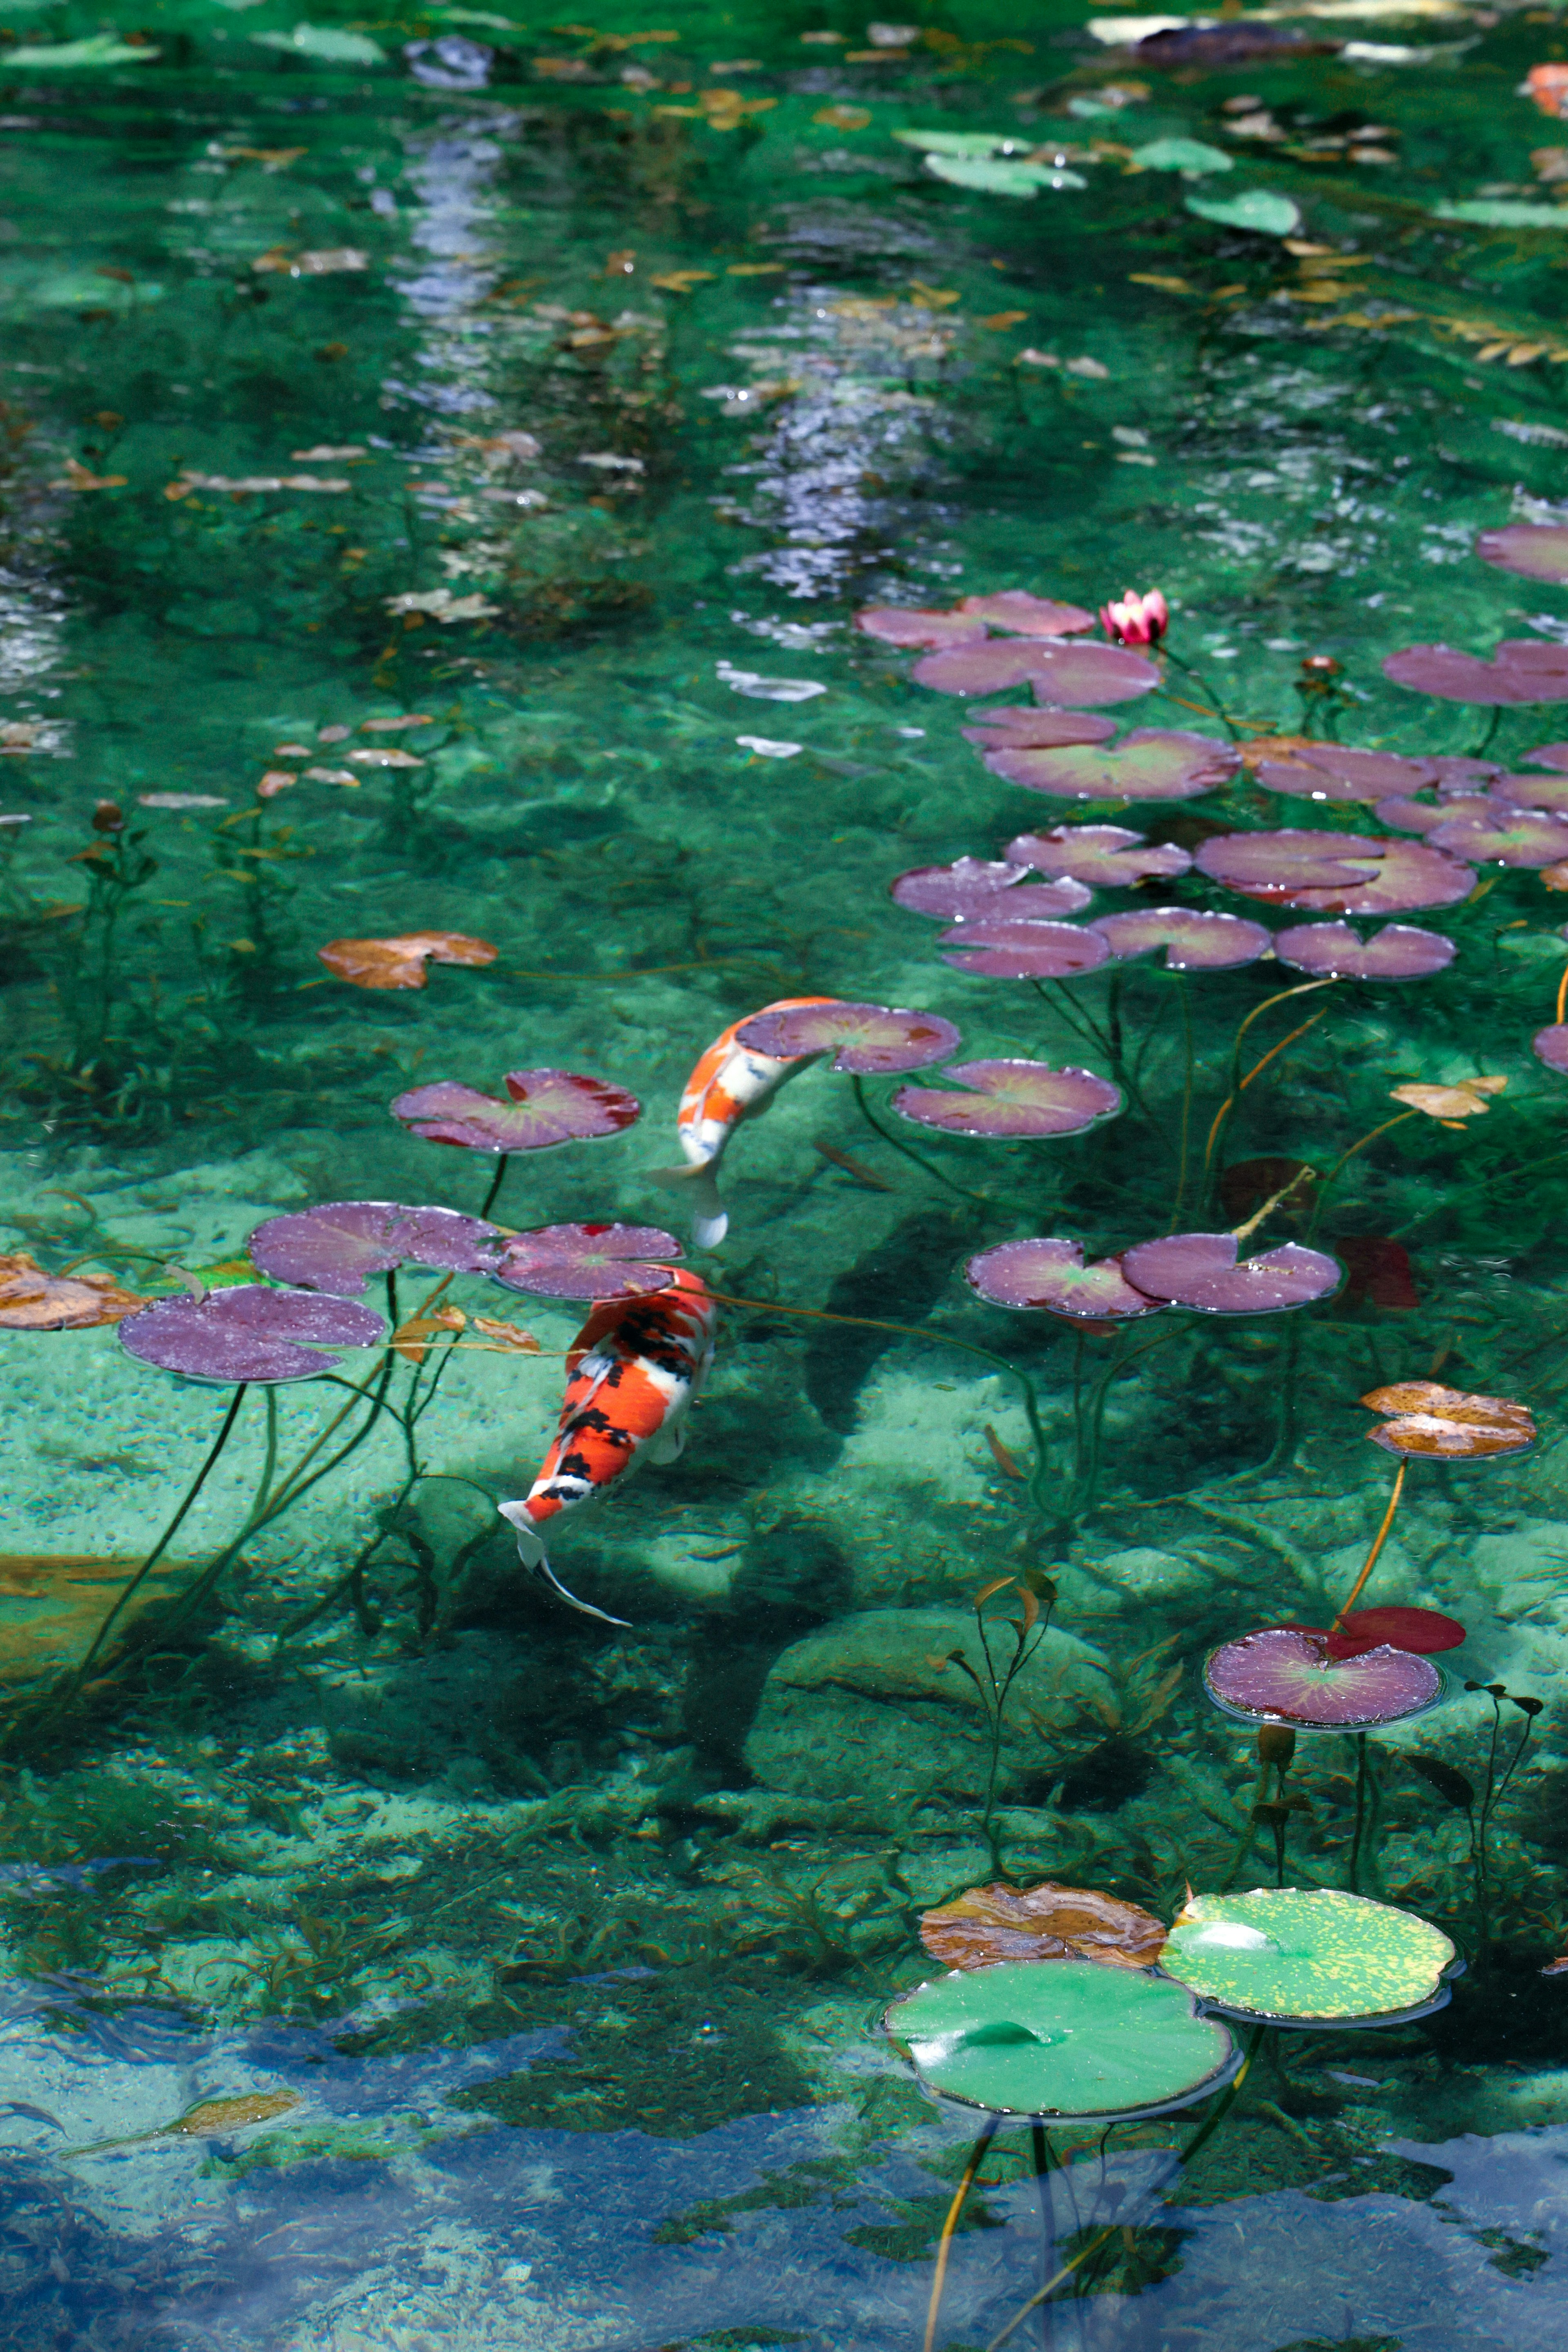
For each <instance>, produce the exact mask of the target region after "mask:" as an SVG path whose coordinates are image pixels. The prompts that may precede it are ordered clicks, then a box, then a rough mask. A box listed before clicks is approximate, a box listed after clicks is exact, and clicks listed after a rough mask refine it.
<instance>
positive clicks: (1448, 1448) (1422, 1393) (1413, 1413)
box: [1362, 1381, 1535, 1462]
mask: <svg viewBox="0 0 1568 2352" xmlns="http://www.w3.org/2000/svg"><path fill="white" fill-rule="evenodd" d="M1362 1402H1363V1404H1364V1405H1365V1406H1366V1407H1367V1409H1368V1411H1369V1412H1380V1413H1384V1414H1386V1415H1387V1416H1388V1418H1387V1419H1385V1420H1384V1423H1383V1425H1382V1427H1381V1428H1378V1429H1369V1430H1368V1431H1367V1436H1368V1437H1369V1438H1370V1439H1371V1441H1372V1443H1373V1445H1381V1446H1382V1447H1383V1449H1384V1453H1385V1454H1399V1455H1401V1456H1404V1455H1406V1454H1420V1455H1423V1456H1426V1457H1432V1458H1436V1459H1437V1460H1440V1461H1444V1462H1462V1461H1466V1460H1468V1461H1480V1460H1482V1459H1484V1458H1485V1457H1487V1456H1489V1455H1491V1454H1523V1453H1526V1452H1528V1450H1529V1448H1530V1447H1531V1446H1532V1445H1533V1444H1534V1443H1535V1420H1534V1416H1533V1415H1532V1414H1531V1411H1530V1408H1529V1407H1528V1405H1522V1404H1518V1403H1516V1402H1514V1400H1513V1398H1512V1397H1494V1396H1468V1395H1467V1394H1466V1393H1465V1392H1464V1391H1463V1390H1461V1389H1446V1388H1444V1387H1442V1386H1441V1384H1440V1383H1439V1382H1438V1381H1394V1384H1393V1385H1392V1387H1389V1388H1385V1389H1373V1390H1371V1391H1369V1392H1368V1394H1367V1395H1365V1396H1363V1399H1362Z"/></svg>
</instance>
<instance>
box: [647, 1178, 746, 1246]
mask: <svg viewBox="0 0 1568 2352" xmlns="http://www.w3.org/2000/svg"><path fill="white" fill-rule="evenodd" d="M643 1172H644V1173H645V1175H646V1176H647V1181H648V1182H649V1183H650V1184H670V1185H680V1186H683V1187H686V1186H689V1188H690V1190H691V1193H692V1202H691V1208H692V1217H691V1238H692V1240H693V1241H694V1242H695V1243H696V1244H697V1246H698V1248H699V1249H717V1248H718V1246H719V1244H720V1243H721V1241H722V1240H723V1238H724V1236H725V1234H727V1233H728V1232H729V1230H730V1219H729V1214H728V1212H727V1211H726V1209H725V1207H724V1203H723V1202H722V1201H721V1199H720V1198H719V1182H718V1179H717V1177H716V1176H715V1175H714V1173H713V1166H712V1162H711V1161H710V1160H695V1161H693V1162H692V1163H691V1164H690V1165H689V1166H688V1167H685V1168H648V1169H646V1170H645V1171H643Z"/></svg>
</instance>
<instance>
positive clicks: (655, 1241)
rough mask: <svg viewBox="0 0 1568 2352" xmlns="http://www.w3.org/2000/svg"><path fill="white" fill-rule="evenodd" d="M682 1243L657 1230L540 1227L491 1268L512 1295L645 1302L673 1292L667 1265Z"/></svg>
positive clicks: (511, 1243)
mask: <svg viewBox="0 0 1568 2352" xmlns="http://www.w3.org/2000/svg"><path fill="white" fill-rule="evenodd" d="M679 1255H680V1244H679V1242H678V1241H677V1240H676V1238H675V1235H674V1234H667V1233H663V1232H661V1231H660V1229H659V1228H658V1226H657V1225H538V1226H536V1227H535V1228H534V1229H533V1231H532V1232H531V1233H526V1234H512V1235H511V1236H510V1239H509V1240H508V1242H507V1244H506V1246H505V1249H504V1250H503V1252H502V1254H501V1255H500V1257H499V1258H498V1259H497V1260H496V1262H495V1264H494V1265H493V1266H492V1267H491V1269H490V1270H491V1272H492V1273H493V1275H494V1276H495V1279H496V1280H497V1281H498V1282H499V1283H501V1284H502V1285H504V1286H505V1287H506V1288H507V1289H508V1290H527V1291H531V1292H532V1293H533V1295H534V1296H535V1297H539V1298H595V1299H611V1298H641V1297H646V1296H647V1294H648V1292H650V1291H654V1290H668V1288H669V1286H670V1285H671V1283H672V1282H673V1281H674V1280H675V1276H674V1275H673V1274H672V1273H671V1272H670V1269H669V1267H668V1265H664V1264H663V1263H662V1261H663V1260H664V1259H666V1258H678V1257H679Z"/></svg>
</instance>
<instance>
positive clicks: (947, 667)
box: [914, 637, 1160, 703]
mask: <svg viewBox="0 0 1568 2352" xmlns="http://www.w3.org/2000/svg"><path fill="white" fill-rule="evenodd" d="M914 677H915V682H916V684H917V685H919V686H930V687H934V688H935V689H936V691H937V693H939V694H1003V693H1005V692H1006V690H1007V688H1009V687H1015V686H1028V687H1032V688H1034V691H1035V693H1036V695H1037V698H1038V699H1039V700H1040V701H1041V702H1068V703H1073V702H1089V703H1097V702H1098V703H1107V702H1132V701H1135V700H1136V699H1137V698H1138V696H1139V695H1141V694H1148V693H1151V692H1152V689H1153V688H1155V687H1157V686H1158V685H1159V683H1160V673H1159V670H1158V669H1157V668H1156V667H1155V665H1154V664H1153V663H1152V662H1151V661H1145V660H1144V659H1143V656H1142V654H1134V653H1129V652H1128V651H1127V650H1126V648H1125V647H1124V646H1089V645H1078V646H1075V645H1069V644H1068V642H1067V640H1066V639H1065V638H1059V637H1013V638H1010V639H1008V640H1007V641H1006V642H1005V643H1004V642H1002V641H1001V640H1000V639H993V640H992V641H991V643H989V644H988V645H983V646H952V647H950V648H949V649H948V650H947V651H946V652H944V653H935V654H928V655H927V656H926V658H925V659H924V661H922V662H917V663H916V665H915V669H914Z"/></svg>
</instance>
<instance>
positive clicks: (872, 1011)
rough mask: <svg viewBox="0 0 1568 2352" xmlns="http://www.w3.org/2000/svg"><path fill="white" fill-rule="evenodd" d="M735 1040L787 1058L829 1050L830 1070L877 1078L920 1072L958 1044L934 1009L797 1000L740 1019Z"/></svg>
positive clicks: (953, 1031)
mask: <svg viewBox="0 0 1568 2352" xmlns="http://www.w3.org/2000/svg"><path fill="white" fill-rule="evenodd" d="M735 1038H736V1042H737V1044H739V1045H745V1046H748V1047H749V1048H750V1049H751V1051H752V1053H754V1054H766V1055H769V1057H770V1058H771V1059H773V1060H774V1061H780V1062H787V1061H791V1060H793V1059H794V1058H795V1055H798V1054H831V1055H833V1059H832V1061H831V1062H830V1063H829V1064H828V1068H829V1069H831V1070H848V1071H851V1072H852V1073H854V1075H855V1076H859V1077H881V1076H889V1075H894V1074H896V1073H898V1072H899V1071H900V1070H923V1069H924V1068H925V1067H926V1066H927V1065H928V1063H931V1062H940V1061H941V1060H942V1058H943V1056H944V1055H948V1054H951V1053H952V1050H953V1048H954V1047H955V1046H956V1045H957V1044H958V1031H957V1030H956V1029H955V1028H954V1027H953V1025H952V1022H951V1021H944V1020H943V1019H942V1015H941V1013H909V1012H906V1011H904V1010H903V1009H902V1008H901V1007H900V1006H894V1005H889V1004H844V1003H837V1001H835V1002H832V1003H826V1004H801V1005H796V1006H795V1008H794V1009H793V1010H791V1011H789V1012H784V1013H753V1014H752V1018H751V1019H750V1020H749V1021H742V1023H741V1024H740V1026H739V1027H738V1028H737V1030H736V1032H735Z"/></svg>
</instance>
